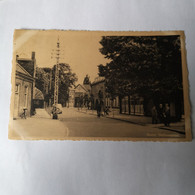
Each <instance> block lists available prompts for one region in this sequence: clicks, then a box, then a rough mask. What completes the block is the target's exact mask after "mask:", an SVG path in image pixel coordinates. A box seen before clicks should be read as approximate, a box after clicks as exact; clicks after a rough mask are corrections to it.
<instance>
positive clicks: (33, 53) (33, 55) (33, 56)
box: [31, 51, 35, 60]
mask: <svg viewBox="0 0 195 195" xmlns="http://www.w3.org/2000/svg"><path fill="white" fill-rule="evenodd" d="M31 59H32V60H35V52H34V51H33V52H32V57H31Z"/></svg>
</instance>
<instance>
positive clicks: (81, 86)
mask: <svg viewBox="0 0 195 195" xmlns="http://www.w3.org/2000/svg"><path fill="white" fill-rule="evenodd" d="M79 87H80V89H79ZM77 89H78V90H81V89H83V90H84V91H85V92H89V91H88V89H86V88H85V87H84V86H83V85H81V84H78V85H77V86H76V87H75V91H76V90H77Z"/></svg>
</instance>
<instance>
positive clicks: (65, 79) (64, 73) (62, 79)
mask: <svg viewBox="0 0 195 195" xmlns="http://www.w3.org/2000/svg"><path fill="white" fill-rule="evenodd" d="M58 67H59V90H58V91H59V92H58V102H59V103H60V104H62V105H64V106H65V104H66V102H67V101H68V99H69V88H70V87H72V86H74V85H75V82H76V81H77V80H78V79H77V76H76V74H75V73H73V72H72V70H71V68H70V65H69V64H66V63H60V64H59V65H58ZM55 70H56V65H54V66H53V68H52V91H51V93H52V94H54V86H55Z"/></svg>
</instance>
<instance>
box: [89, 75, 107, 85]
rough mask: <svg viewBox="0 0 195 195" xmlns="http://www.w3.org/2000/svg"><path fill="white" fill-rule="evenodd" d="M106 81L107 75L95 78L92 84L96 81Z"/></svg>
mask: <svg viewBox="0 0 195 195" xmlns="http://www.w3.org/2000/svg"><path fill="white" fill-rule="evenodd" d="M104 81H105V77H96V78H95V80H94V81H93V82H92V85H94V84H96V83H101V82H104Z"/></svg>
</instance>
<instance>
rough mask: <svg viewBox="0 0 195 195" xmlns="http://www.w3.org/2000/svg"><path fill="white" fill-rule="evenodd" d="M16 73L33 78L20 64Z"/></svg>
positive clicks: (17, 65)
mask: <svg viewBox="0 0 195 195" xmlns="http://www.w3.org/2000/svg"><path fill="white" fill-rule="evenodd" d="M16 71H18V72H20V73H22V74H25V75H27V76H29V77H32V76H31V75H30V74H29V73H28V72H27V71H26V70H25V69H24V68H23V67H22V66H21V65H20V64H18V63H17V64H16Z"/></svg>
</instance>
